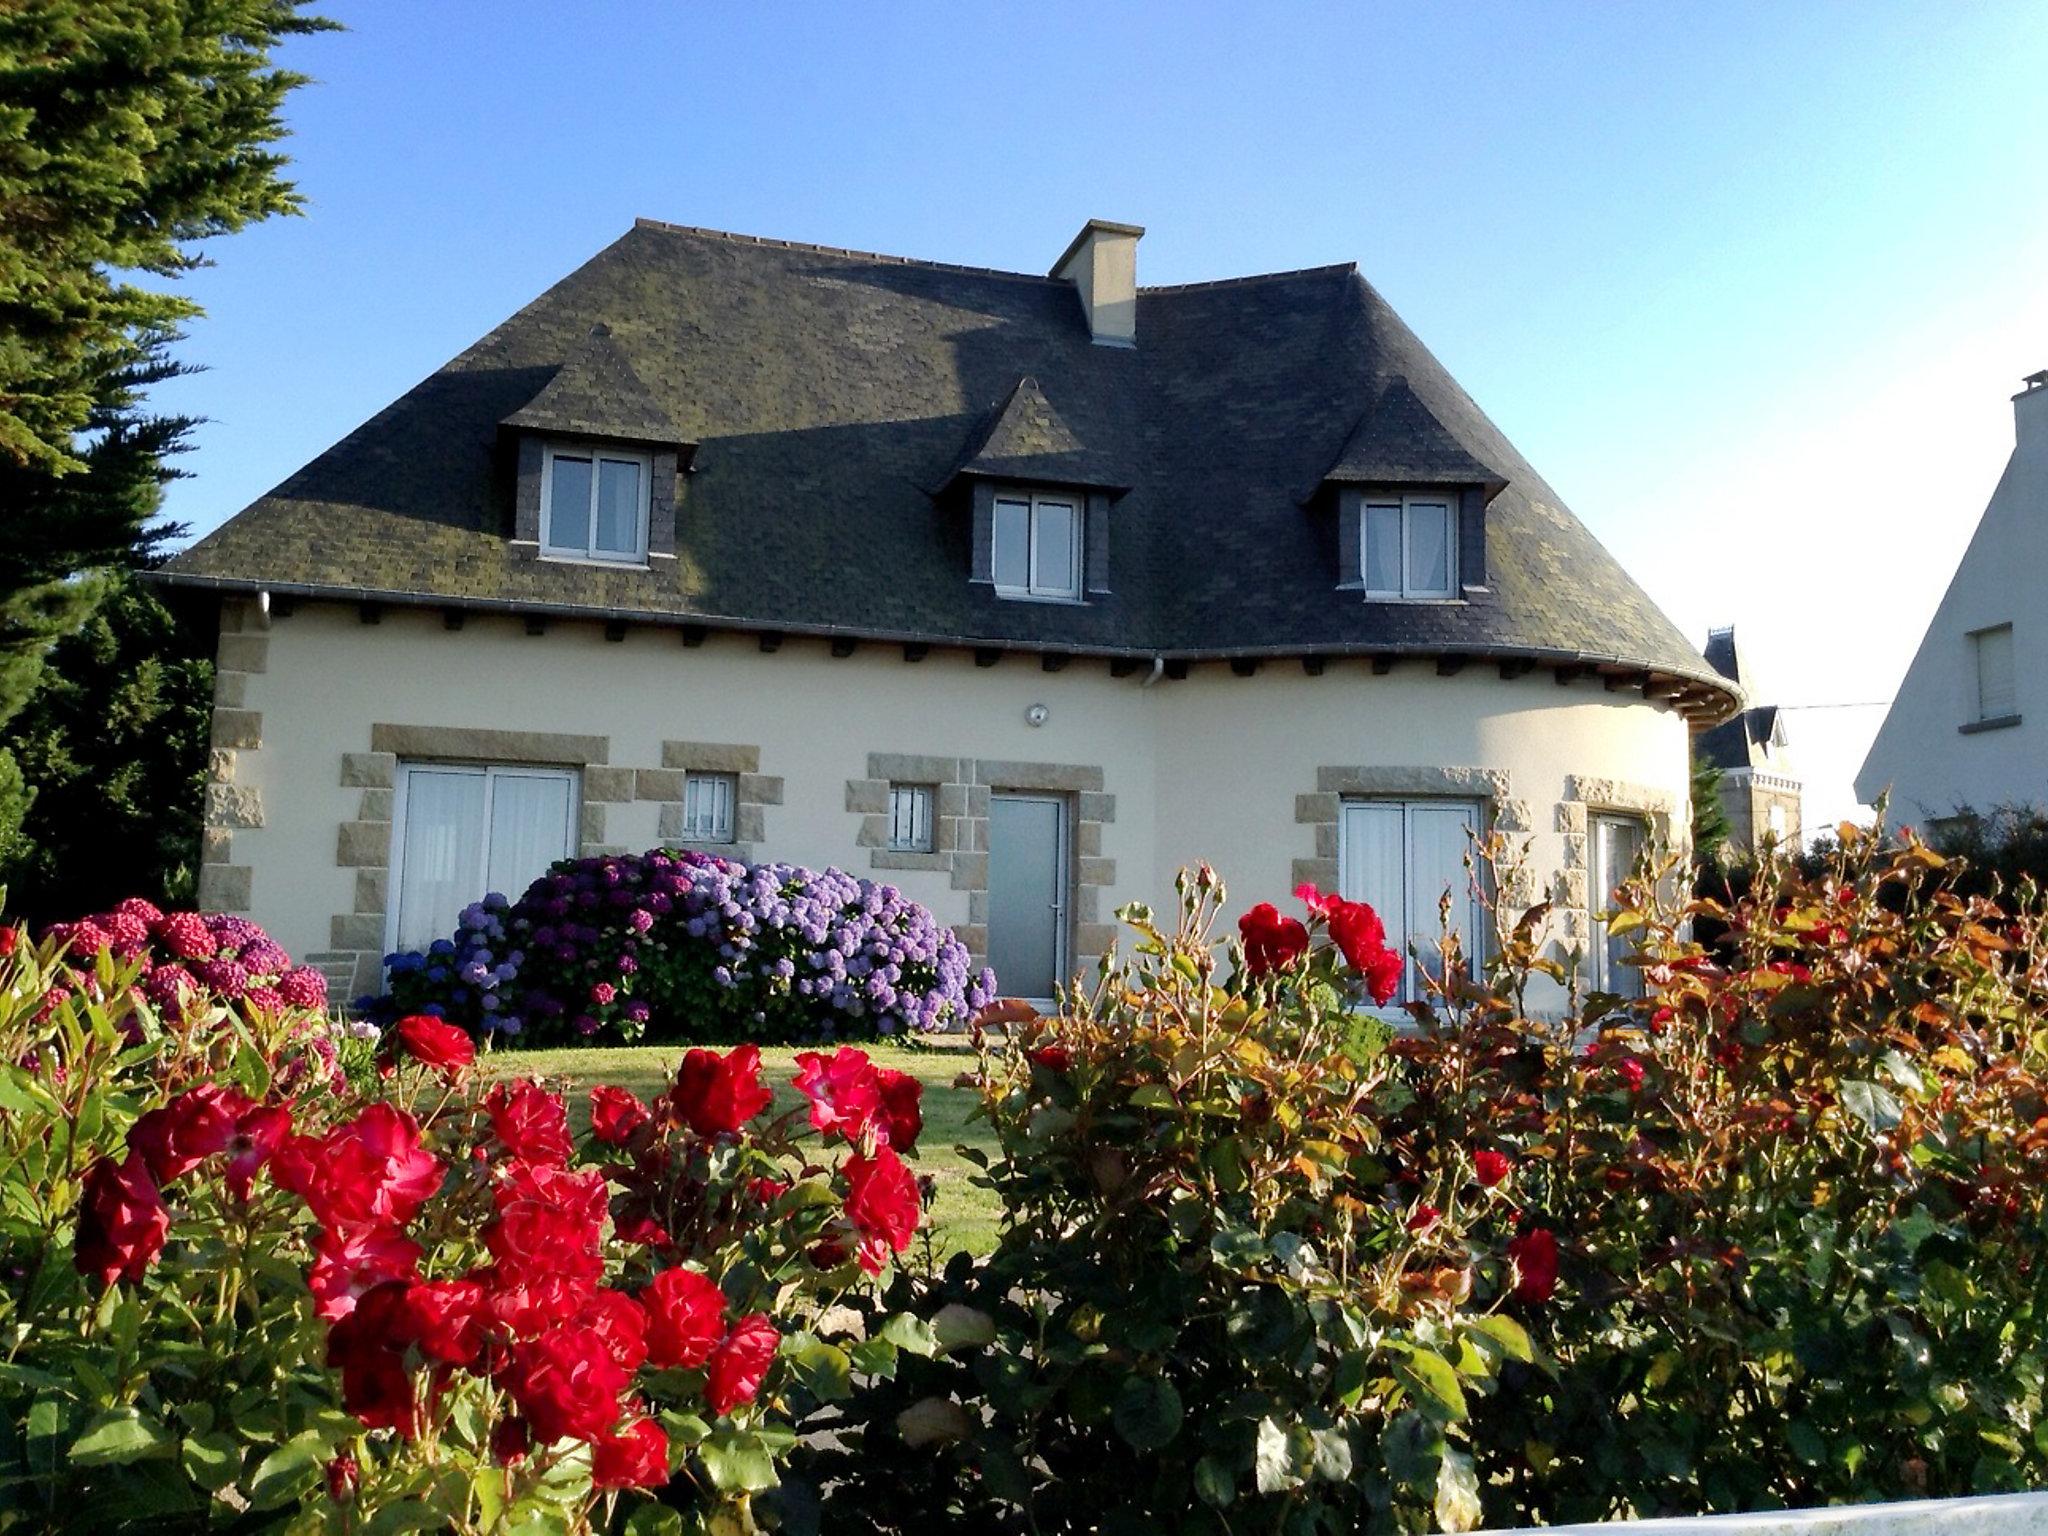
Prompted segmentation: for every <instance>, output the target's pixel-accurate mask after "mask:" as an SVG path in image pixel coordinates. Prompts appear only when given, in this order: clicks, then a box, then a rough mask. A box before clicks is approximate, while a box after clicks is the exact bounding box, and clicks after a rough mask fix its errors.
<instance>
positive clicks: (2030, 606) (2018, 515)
mask: <svg viewBox="0 0 2048 1536" xmlns="http://www.w3.org/2000/svg"><path fill="white" fill-rule="evenodd" d="M2013 425H2014V438H2015V441H2014V444H2013V451H2012V457H2011V458H2010V459H2008V460H2007V461H2006V466H2005V473H2004V474H2003V475H2001V476H2000V477H1999V481H1998V488H1997V489H1996V490H1994V491H1993V492H1992V493H1991V501H1990V503H1989V504H1988V505H1987V506H1986V507H1985V508H1984V516H1983V519H1982V520H1981V521H1980V522H1979V523H1978V524H1977V532H1976V533H1975V535H1973V536H1972V537H1971V539H1970V547H1969V549H1968V550H1967V551H1965V553H1964V555H1963V563H1962V564H1961V565H1960V566H1958V567H1957V568H1956V574H1955V576H1954V578H1953V579H1952V580H1951V581H1950V582H1949V584H1948V591H1947V593H1946V594H1944V596H1943V597H1942V600H1941V606H1940V607H1939V608H1937V609H1936V610H1935V612H1934V621H1933V622H1932V623H1931V624H1929V625H1928V626H1927V633H1926V635H1925V636H1924V637H1923V638H1922V639H1921V641H1920V649H1919V651H1918V653H1917V654H1916V655H1915V656H1914V657H1913V664H1912V666H1911V667H1909V668H1908V669H1907V671H1906V679H1905V681H1904V682H1903V683H1901V684H1900V685H1899V694H1898V697H1897V698H1896V699H1894V700H1893V701H1892V707H1891V710H1890V712H1889V713H1888V714H1887V715H1886V716H1885V719H1884V724H1883V725H1882V726H1881V727H1880V728H1879V730H1878V733H1877V739H1876V740H1875V741H1874V742H1873V743H1872V744H1871V747H1870V755H1869V756H1868V757H1866V758H1865V759H1864V760H1863V770H1862V772H1861V773H1859V774H1857V776H1856V793H1857V795H1858V796H1860V797H1861V798H1862V799H1863V800H1864V801H1866V802H1874V801H1875V800H1876V798H1877V797H1878V796H1879V795H1880V794H1883V793H1884V792H1886V791H1887V790H1889V791H1890V793H1891V814H1892V818H1893V820H1895V821H1905V822H1908V823H1920V824H1927V823H1933V822H1939V821H1942V820H1944V819H1946V818H1949V817H1953V816H1955V815H1956V814H1958V813H1959V812H1962V811H1966V810H1974V811H1978V812H1984V811H1990V810H1993V809H1995V808H1997V807H1999V806H2007V805H2011V806H2027V805H2032V806H2040V805H2048V371H2044V372H2041V373H2036V374H2033V375H2031V376H2030V377H2029V378H2028V379H2027V381H2026V388H2024V389H2023V390H2021V391H2020V393H2018V394H2017V395H2015V396H2013Z"/></svg>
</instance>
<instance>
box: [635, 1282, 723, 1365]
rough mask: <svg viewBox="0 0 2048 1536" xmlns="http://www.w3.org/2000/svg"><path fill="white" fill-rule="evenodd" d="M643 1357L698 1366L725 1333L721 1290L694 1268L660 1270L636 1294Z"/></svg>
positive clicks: (675, 1363) (659, 1361)
mask: <svg viewBox="0 0 2048 1536" xmlns="http://www.w3.org/2000/svg"><path fill="white" fill-rule="evenodd" d="M640 1305H641V1306H642V1307H643V1308H644V1309H645V1310H646V1312H647V1358H648V1359H649V1360H651V1361H653V1362H654V1363H655V1364H656V1365H657V1366H661V1367H664V1368H666V1367H669V1366H678V1365H680V1366H688V1367H696V1366H700V1365H702V1364H703V1363H704V1362H705V1361H706V1360H708V1359H710V1358H711V1352H712V1351H713V1350H714V1349H716V1348H717V1347H718V1341H719V1338H720V1336H721V1335H723V1334H724V1332H725V1292H723V1291H721V1290H720V1289H719V1288H718V1286H717V1284H716V1282H714V1281H713V1280H712V1279H711V1278H710V1277H709V1276H707V1275H700V1274H698V1273H697V1271H696V1270H694V1269H664V1270H663V1271H662V1272H661V1273H660V1274H658V1275H656V1276H655V1277H654V1278H653V1279H652V1280H650V1281H649V1282H648V1283H647V1289H646V1290H644V1291H642V1292H641V1293H640Z"/></svg>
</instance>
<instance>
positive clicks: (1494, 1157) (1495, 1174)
mask: <svg viewBox="0 0 2048 1536" xmlns="http://www.w3.org/2000/svg"><path fill="white" fill-rule="evenodd" d="M1514 1167H1515V1163H1514V1159H1513V1158H1511V1157H1509V1156H1508V1155H1507V1154H1506V1153H1505V1152H1496V1151H1494V1150H1493V1148H1491V1147H1481V1148H1480V1149H1479V1150H1478V1151H1477V1152H1474V1153H1473V1154H1472V1172H1473V1173H1474V1174H1475V1175H1477V1177H1478V1179H1479V1183H1480V1185H1481V1186H1482V1187H1483V1188H1486V1189H1491V1188H1493V1186H1494V1185H1496V1184H1498V1183H1499V1182H1500V1181H1501V1180H1502V1179H1504V1178H1506V1177H1507V1176H1508V1175H1509V1174H1510V1173H1512V1172H1513V1171H1514Z"/></svg>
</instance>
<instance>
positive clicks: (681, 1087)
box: [668, 1045, 775, 1136]
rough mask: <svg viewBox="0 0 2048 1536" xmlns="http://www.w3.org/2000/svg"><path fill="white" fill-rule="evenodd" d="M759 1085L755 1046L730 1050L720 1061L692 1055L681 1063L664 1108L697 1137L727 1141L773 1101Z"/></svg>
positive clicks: (715, 1054)
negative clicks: (712, 1137)
mask: <svg viewBox="0 0 2048 1536" xmlns="http://www.w3.org/2000/svg"><path fill="white" fill-rule="evenodd" d="M774 1098H775V1095H774V1094H773V1093H772V1092H770V1091H769V1090H768V1089H767V1088H764V1087H763V1086H762V1085H761V1051H760V1048H759V1047H758V1046H752V1045H741V1046H735V1047H734V1048H733V1049H732V1050H730V1051H727V1052H726V1053H725V1054H724V1055H723V1056H721V1055H719V1054H718V1052H716V1051H706V1050H694V1051H691V1052H690V1053H689V1054H688V1055H687V1056H685V1057H684V1058H683V1065H682V1067H681V1069H680V1070H679V1071H677V1073H676V1084H675V1087H673V1088H671V1089H670V1090H669V1095H668V1101H669V1106H670V1108H672V1109H673V1110H674V1111H675V1114H676V1118H677V1119H679V1120H681V1121H682V1122H683V1123H684V1124H685V1125H687V1126H689V1127H690V1129H691V1130H693V1131H695V1132H696V1133H697V1134H698V1135H699V1136H730V1135H733V1134H735V1133H736V1132H738V1130H739V1128H740V1127H741V1126H743V1125H745V1124H746V1123H747V1122H748V1121H749V1120H751V1119H753V1118H754V1116H756V1115H758V1114H759V1113H761V1111H762V1110H764V1109H766V1108H767V1107H768V1106H769V1104H770V1103H772V1102H773V1101H774Z"/></svg>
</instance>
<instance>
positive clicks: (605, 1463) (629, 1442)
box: [590, 1419, 668, 1489]
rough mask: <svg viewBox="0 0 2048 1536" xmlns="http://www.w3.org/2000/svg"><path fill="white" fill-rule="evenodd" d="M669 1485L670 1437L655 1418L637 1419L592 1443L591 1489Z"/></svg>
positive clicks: (604, 1434) (608, 1432) (600, 1436)
mask: <svg viewBox="0 0 2048 1536" xmlns="http://www.w3.org/2000/svg"><path fill="white" fill-rule="evenodd" d="M667 1482H668V1436H667V1435H666V1434H664V1433H663V1432H662V1428H661V1426H660V1425H659V1424H657V1423H655V1422H654V1420H652V1419H635V1420H633V1421H632V1422H631V1423H630V1424H628V1425H627V1426H626V1427H625V1428H624V1429H619V1430H606V1431H605V1432H604V1433H603V1434H601V1435H599V1436H598V1437H597V1438H596V1439H594V1440H592V1441H591V1442H590V1486H591V1487H593V1488H598V1489H605V1488H660V1487H662V1486H664V1485H665V1484H666V1483H667Z"/></svg>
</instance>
